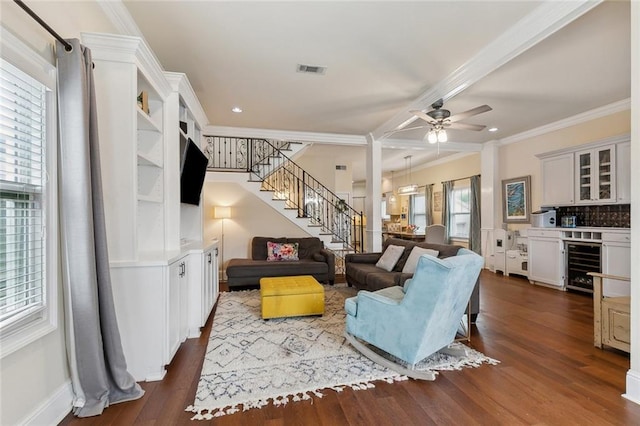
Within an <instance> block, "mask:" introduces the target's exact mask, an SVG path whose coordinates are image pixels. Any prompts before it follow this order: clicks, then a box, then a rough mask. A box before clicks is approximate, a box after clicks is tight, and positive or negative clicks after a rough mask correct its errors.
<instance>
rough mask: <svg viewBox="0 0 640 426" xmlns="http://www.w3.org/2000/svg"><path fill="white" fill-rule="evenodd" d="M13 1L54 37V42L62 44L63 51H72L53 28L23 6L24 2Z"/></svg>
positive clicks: (20, 0)
mask: <svg viewBox="0 0 640 426" xmlns="http://www.w3.org/2000/svg"><path fill="white" fill-rule="evenodd" d="M13 1H14V2H15V3H16V4H17V5H18V6H20V7H21V8H22V10H24V11H25V12H27V13H28V14H29V16H31V17H32V18H33V19H34V20H35V21H36V22H37V23H38V24H40V25H41V26H42V27H43V28H44V29H45V30H47V31H48V32H49V34H51V35H52V36H54V37H55V38H56V40H58V41H59V42H60V43H62V45H63V46H64V50H66V51H67V52H71V51H72V50H73V46H71V45H70V44H69V43H67V41H66V40H65V39H63V38H62V37H60V36H59V35H58V33H57V32H55V31H54V30H53V28H51V27H50V26H49V25H48V24H47V23H46V22H44V21H43V20H42V19H40V17H39V16H38V15H36V13H35V12H34V11H33V10H31V9H29V6H27V5H26V4H24V2H23V1H22V0H13Z"/></svg>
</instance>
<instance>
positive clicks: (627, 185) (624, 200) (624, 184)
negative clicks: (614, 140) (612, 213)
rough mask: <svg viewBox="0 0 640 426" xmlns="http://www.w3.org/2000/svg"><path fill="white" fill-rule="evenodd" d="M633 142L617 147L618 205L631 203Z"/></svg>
mask: <svg viewBox="0 0 640 426" xmlns="http://www.w3.org/2000/svg"><path fill="white" fill-rule="evenodd" d="M630 159H631V142H624V143H620V144H618V145H616V196H617V197H618V203H621V204H628V203H631V160H630Z"/></svg>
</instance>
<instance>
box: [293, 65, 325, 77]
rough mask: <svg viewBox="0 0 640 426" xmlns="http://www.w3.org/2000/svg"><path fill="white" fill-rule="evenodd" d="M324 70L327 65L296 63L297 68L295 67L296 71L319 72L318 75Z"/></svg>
mask: <svg viewBox="0 0 640 426" xmlns="http://www.w3.org/2000/svg"><path fill="white" fill-rule="evenodd" d="M326 70H327V67H321V66H318V65H303V64H298V68H297V71H298V72H303V73H307V74H320V75H323V74H324V73H325V71H326Z"/></svg>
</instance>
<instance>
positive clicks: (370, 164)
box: [365, 133, 382, 252]
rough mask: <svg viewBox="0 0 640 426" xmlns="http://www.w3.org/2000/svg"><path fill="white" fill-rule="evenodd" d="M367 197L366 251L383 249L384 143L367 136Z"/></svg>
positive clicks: (369, 135)
mask: <svg viewBox="0 0 640 426" xmlns="http://www.w3.org/2000/svg"><path fill="white" fill-rule="evenodd" d="M366 193H367V196H366V198H365V214H366V216H367V225H366V230H365V243H366V246H365V247H366V250H367V251H369V252H371V251H380V250H381V249H382V215H381V211H380V205H381V203H382V142H381V141H379V140H375V139H373V136H372V135H371V133H369V134H368V135H367V186H366Z"/></svg>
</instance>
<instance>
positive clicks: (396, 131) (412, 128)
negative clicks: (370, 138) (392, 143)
mask: <svg viewBox="0 0 640 426" xmlns="http://www.w3.org/2000/svg"><path fill="white" fill-rule="evenodd" d="M427 127H431V126H428V125H426V126H413V127H403V128H402V129H396V130H389V131H388V132H384V136H389V135H392V134H394V133H398V132H404V131H407V130H415V129H424V128H427Z"/></svg>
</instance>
